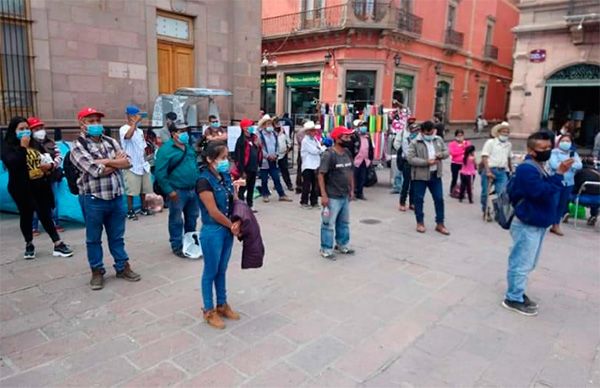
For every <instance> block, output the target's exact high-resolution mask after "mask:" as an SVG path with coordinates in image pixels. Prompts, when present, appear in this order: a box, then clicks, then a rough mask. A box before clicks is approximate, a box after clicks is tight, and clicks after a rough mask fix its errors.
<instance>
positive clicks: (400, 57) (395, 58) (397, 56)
mask: <svg viewBox="0 0 600 388" xmlns="http://www.w3.org/2000/svg"><path fill="white" fill-rule="evenodd" d="M401 60H402V56H401V55H400V54H399V53H396V55H394V65H396V67H398V66H400V61H401Z"/></svg>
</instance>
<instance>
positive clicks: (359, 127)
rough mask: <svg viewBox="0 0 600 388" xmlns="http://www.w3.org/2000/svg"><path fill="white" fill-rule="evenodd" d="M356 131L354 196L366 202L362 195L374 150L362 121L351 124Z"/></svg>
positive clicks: (365, 125)
mask: <svg viewBox="0 0 600 388" xmlns="http://www.w3.org/2000/svg"><path fill="white" fill-rule="evenodd" d="M352 124H353V125H354V128H355V130H356V131H357V135H358V136H357V138H358V145H357V147H356V156H354V185H355V189H354V190H355V191H354V196H355V198H356V199H361V200H363V201H364V200H366V198H365V195H364V193H363V188H364V187H365V182H366V181H367V170H368V169H369V166H370V165H371V163H372V162H373V156H374V150H373V142H372V141H371V136H370V135H369V131H368V130H367V124H366V123H365V122H364V121H362V120H354V122H353V123H352Z"/></svg>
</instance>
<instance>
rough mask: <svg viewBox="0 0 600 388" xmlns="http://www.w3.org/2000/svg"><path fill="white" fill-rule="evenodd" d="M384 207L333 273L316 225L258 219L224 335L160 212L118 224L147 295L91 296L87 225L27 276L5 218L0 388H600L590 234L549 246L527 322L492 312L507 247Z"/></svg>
mask: <svg viewBox="0 0 600 388" xmlns="http://www.w3.org/2000/svg"><path fill="white" fill-rule="evenodd" d="M387 174H388V171H387V170H386V171H381V172H380V181H382V180H384V179H383V177H384V175H385V176H387ZM478 184H479V182H478V181H477V182H476V185H477V187H478ZM447 185H448V175H446V179H445V186H446V187H447ZM388 191H389V186H387V185H379V186H377V187H375V188H370V189H367V190H366V195H367V197H368V199H369V200H368V201H367V202H354V203H352V205H351V219H352V225H351V232H352V242H353V245H354V247H355V248H356V249H357V253H356V254H355V255H354V256H350V257H343V258H340V259H339V260H338V261H335V262H332V261H327V260H324V259H322V258H320V257H319V255H318V248H319V211H317V210H312V211H307V210H302V209H300V207H299V206H298V203H297V202H296V203H294V204H287V203H277V202H272V203H269V204H263V203H262V202H259V203H258V205H257V208H258V210H259V211H260V212H259V213H258V217H259V220H260V222H261V227H262V232H263V237H264V240H265V245H266V248H267V256H266V258H265V265H264V267H263V268H262V269H260V270H247V271H242V270H241V269H240V244H239V243H238V244H236V246H235V249H234V253H233V256H232V260H231V263H230V269H229V275H228V285H229V286H228V289H229V301H230V303H231V305H232V306H233V307H234V308H236V309H238V310H239V311H240V312H241V313H242V320H241V321H239V322H228V326H227V328H226V329H225V330H223V331H218V330H215V329H212V328H209V327H208V326H207V325H206V324H205V323H203V320H202V312H201V307H202V303H201V297H200V291H199V286H200V275H201V272H202V262H201V261H195V262H192V261H185V260H182V259H179V258H177V257H175V256H173V255H171V254H170V250H169V245H168V237H167V226H166V220H167V214H166V213H162V214H158V215H156V216H154V217H151V218H140V220H139V221H137V222H128V224H127V234H126V246H127V250H128V252H129V254H130V256H131V262H132V266H133V268H134V269H135V270H136V271H137V272H139V273H141V275H142V276H143V279H142V281H141V282H139V283H133V284H132V283H127V282H124V281H121V280H117V279H116V278H115V277H114V271H112V270H110V271H109V272H108V278H107V281H106V286H105V288H104V290H102V291H91V290H90V289H89V287H88V281H89V276H90V275H89V270H88V268H87V261H86V256H85V244H84V229H83V228H82V227H81V226H80V225H69V228H68V230H67V232H66V233H64V238H65V240H66V241H67V242H69V243H70V244H72V246H73V248H74V249H75V252H76V253H75V256H74V257H73V258H69V259H62V258H53V257H51V255H50V247H51V244H50V241H49V239H48V238H47V235H46V234H42V235H41V236H39V237H37V238H36V241H35V243H36V247H37V250H38V258H37V259H36V260H34V261H25V260H23V259H22V249H23V245H24V244H23V243H22V237H21V235H20V233H19V231H18V218H17V217H16V216H13V215H6V214H3V215H2V220H1V221H0V232H1V252H0V258H1V264H0V265H1V266H0V268H1V273H0V275H1V277H0V291H1V299H0V303H1V304H0V319H1V321H2V322H1V326H0V337H1V342H0V355H1V357H2V360H1V364H0V374H1V380H0V385H1V386H3V387H16V386H23V387H24V386H27V387H31V386H80V387H87V386H114V385H118V386H138V387H150V386H161V387H164V386H169V385H178V386H196V387H200V386H206V387H209V386H235V385H245V386H269V387H283V386H335V387H346V386H356V385H364V386H380V387H384V386H403V387H411V386H415V387H438V386H485V387H487V386H498V387H500V386H501V387H527V386H535V387H576V386H577V387H580V386H600V352H599V349H600V348H599V344H600V332H599V331H600V329H599V328H600V266H599V262H598V260H599V258H598V251H599V247H600V233H599V229H598V228H597V229H596V230H594V229H592V228H590V227H587V226H585V225H584V226H582V227H580V228H579V229H578V230H575V229H574V228H573V226H572V225H566V226H565V227H564V230H565V234H566V236H565V237H563V238H560V237H557V236H554V235H549V236H548V237H547V238H546V241H545V244H544V249H543V253H542V257H541V259H540V263H539V267H538V269H537V271H536V272H534V274H533V276H532V277H531V281H530V288H529V292H528V293H529V295H530V296H531V297H532V298H533V299H536V300H538V301H539V305H540V308H539V315H538V316H537V317H533V318H528V317H523V316H520V315H517V314H515V313H513V312H509V311H507V310H505V309H503V308H502V307H501V306H500V302H501V300H502V298H503V293H504V289H505V280H504V279H505V272H506V260H507V259H506V257H507V252H508V248H509V244H510V238H509V235H508V233H507V232H506V231H503V230H502V229H500V227H498V226H497V225H496V224H492V223H490V224H485V223H483V222H482V220H481V217H480V211H479V207H478V206H477V205H468V204H459V203H458V202H457V201H455V200H453V199H450V198H447V199H446V213H447V223H446V225H447V226H448V228H449V229H450V231H451V233H452V235H451V236H449V237H445V236H442V235H440V234H438V233H435V232H433V226H434V225H433V206H432V203H431V199H430V197H429V196H428V197H427V202H426V205H427V206H426V221H427V223H428V224H427V226H428V227H429V230H428V232H427V233H426V234H425V235H419V234H417V233H416V232H415V231H414V227H415V221H414V216H413V214H412V213H400V212H398V211H397V210H396V206H397V196H395V195H394V196H392V195H390V194H388ZM477 191H479V190H477ZM477 198H478V195H477ZM295 199H296V200H297V199H298V197H295ZM369 220H375V221H376V222H377V223H370V222H368V221H369ZM365 221H367V222H365ZM106 262H107V263H108V264H109V265H110V263H111V259H110V258H108V259H106ZM109 268H110V267H109Z"/></svg>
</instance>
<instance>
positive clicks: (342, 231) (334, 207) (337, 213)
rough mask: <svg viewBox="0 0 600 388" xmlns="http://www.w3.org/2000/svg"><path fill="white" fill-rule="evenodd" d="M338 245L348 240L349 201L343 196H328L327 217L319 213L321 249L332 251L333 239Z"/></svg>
mask: <svg viewBox="0 0 600 388" xmlns="http://www.w3.org/2000/svg"><path fill="white" fill-rule="evenodd" d="M334 233H335V243H336V244H337V245H338V246H339V247H346V246H347V245H348V243H349V242H350V201H349V200H348V197H345V198H329V217H323V214H322V213H321V250H322V251H324V252H332V251H333V241H334Z"/></svg>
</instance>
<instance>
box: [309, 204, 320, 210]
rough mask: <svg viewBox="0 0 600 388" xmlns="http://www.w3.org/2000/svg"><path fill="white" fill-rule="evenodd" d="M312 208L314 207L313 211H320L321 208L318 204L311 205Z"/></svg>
mask: <svg viewBox="0 0 600 388" xmlns="http://www.w3.org/2000/svg"><path fill="white" fill-rule="evenodd" d="M310 207H312V208H313V209H318V208H320V207H321V206H320V205H319V204H318V203H315V204H314V205H310Z"/></svg>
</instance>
